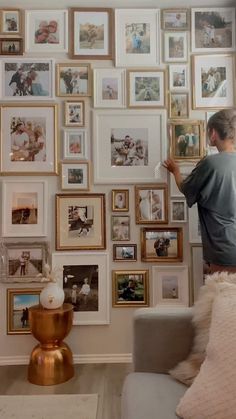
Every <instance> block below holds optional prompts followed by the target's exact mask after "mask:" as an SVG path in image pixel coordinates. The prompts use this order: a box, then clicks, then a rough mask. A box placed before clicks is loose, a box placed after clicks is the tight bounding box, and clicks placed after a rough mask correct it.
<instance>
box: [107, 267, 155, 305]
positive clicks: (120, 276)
mask: <svg viewBox="0 0 236 419" xmlns="http://www.w3.org/2000/svg"><path fill="white" fill-rule="evenodd" d="M112 306H113V307H139V306H142V307H148V306H149V271H148V270H126V271H125V270H117V271H116V270H113V271H112Z"/></svg>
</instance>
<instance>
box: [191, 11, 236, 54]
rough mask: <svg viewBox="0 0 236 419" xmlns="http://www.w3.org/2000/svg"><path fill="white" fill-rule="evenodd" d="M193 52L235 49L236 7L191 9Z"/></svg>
mask: <svg viewBox="0 0 236 419" xmlns="http://www.w3.org/2000/svg"><path fill="white" fill-rule="evenodd" d="M191 34H192V52H200V53H201V52H203V53H212V52H225V51H235V7H207V8H192V9H191Z"/></svg>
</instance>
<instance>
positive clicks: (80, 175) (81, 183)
mask: <svg viewBox="0 0 236 419" xmlns="http://www.w3.org/2000/svg"><path fill="white" fill-rule="evenodd" d="M60 169H61V170H60V174H61V189H62V191H71V190H76V191H80V190H81V191H89V189H90V163H89V162H88V161H63V162H61V163H60Z"/></svg>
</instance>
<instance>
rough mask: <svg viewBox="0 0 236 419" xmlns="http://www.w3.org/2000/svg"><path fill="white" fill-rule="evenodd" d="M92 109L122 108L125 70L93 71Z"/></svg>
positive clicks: (103, 69)
mask: <svg viewBox="0 0 236 419" xmlns="http://www.w3.org/2000/svg"><path fill="white" fill-rule="evenodd" d="M93 92H94V108H124V106H125V70H124V69H117V68H96V69H94V70H93Z"/></svg>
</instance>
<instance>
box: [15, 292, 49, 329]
mask: <svg viewBox="0 0 236 419" xmlns="http://www.w3.org/2000/svg"><path fill="white" fill-rule="evenodd" d="M41 291H42V289H37V288H31V289H30V288H25V289H23V288H20V289H16V288H14V289H7V334H8V335H26V334H31V331H30V324H29V308H30V307H32V306H35V305H38V304H39V295H40V292H41Z"/></svg>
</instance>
